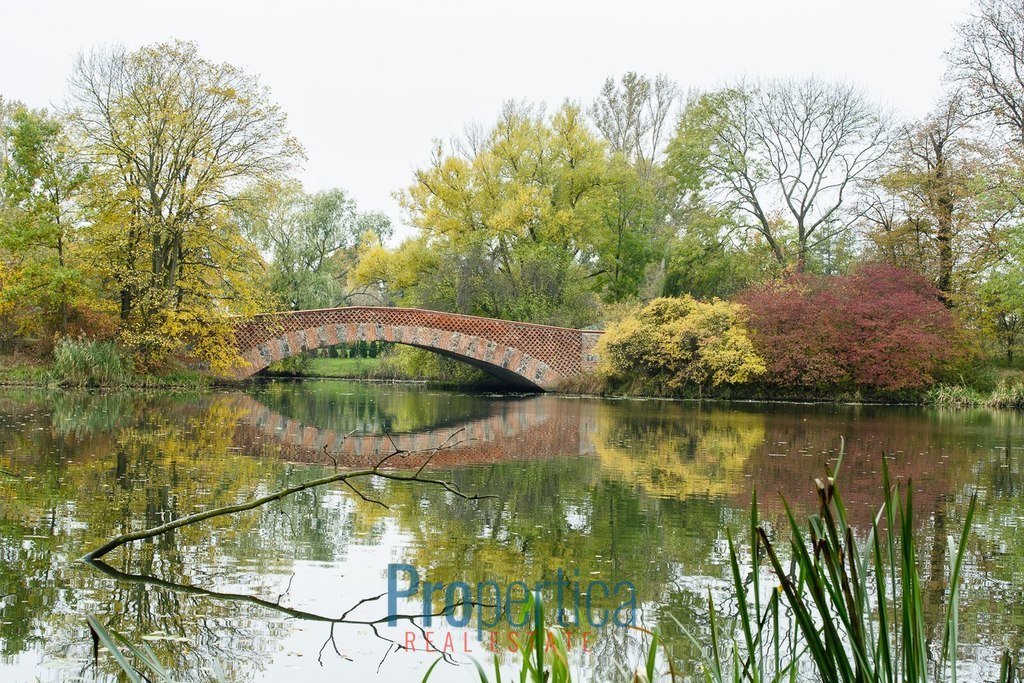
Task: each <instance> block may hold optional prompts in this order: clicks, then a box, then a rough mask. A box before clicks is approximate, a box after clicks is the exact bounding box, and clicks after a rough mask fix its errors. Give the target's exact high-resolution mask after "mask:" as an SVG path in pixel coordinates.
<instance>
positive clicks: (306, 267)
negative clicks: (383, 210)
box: [241, 183, 392, 310]
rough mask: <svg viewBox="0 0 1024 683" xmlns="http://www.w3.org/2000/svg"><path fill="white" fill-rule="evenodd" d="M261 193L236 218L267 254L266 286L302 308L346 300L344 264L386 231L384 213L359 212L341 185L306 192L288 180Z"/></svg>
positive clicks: (288, 303)
mask: <svg viewBox="0 0 1024 683" xmlns="http://www.w3.org/2000/svg"><path fill="white" fill-rule="evenodd" d="M263 194H264V196H265V201H260V202H255V203H254V204H256V205H257V206H258V207H259V208H258V211H257V212H256V213H255V214H253V213H251V212H247V213H245V214H243V216H241V220H242V221H243V223H244V224H246V225H245V231H246V233H247V234H248V235H250V237H251V238H252V239H253V240H254V241H255V242H256V244H258V245H259V246H260V248H261V249H264V250H265V251H266V252H267V253H268V254H269V256H270V261H271V262H270V266H269V270H270V279H269V281H270V289H271V292H272V293H273V294H275V295H276V297H277V299H278V300H279V301H280V304H281V305H282V306H283V307H285V308H287V309H290V310H303V309H312V308H329V307H333V306H342V305H345V304H346V303H348V302H349V301H350V299H352V297H353V292H351V291H350V290H349V289H348V287H347V284H348V273H349V270H350V269H351V268H352V267H353V266H354V265H355V264H356V262H357V260H358V258H359V254H360V253H361V252H363V251H365V250H366V249H368V248H369V247H370V246H375V245H381V244H383V242H384V241H385V240H386V239H388V238H389V237H390V236H391V234H392V228H391V222H390V220H389V219H388V218H387V216H385V215H383V214H379V213H359V212H358V211H357V210H356V203H355V201H354V200H352V199H351V198H350V197H349V196H348V195H347V194H346V193H345V191H344V190H341V189H332V190H324V191H321V192H316V193H312V194H307V193H305V192H303V191H302V189H301V187H299V185H298V184H297V183H288V184H285V185H283V186H280V187H274V188H272V190H271V191H270V192H266V191H264V193H263ZM250 206H252V205H251V204H250Z"/></svg>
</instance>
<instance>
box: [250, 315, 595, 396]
mask: <svg viewBox="0 0 1024 683" xmlns="http://www.w3.org/2000/svg"><path fill="white" fill-rule="evenodd" d="M600 335H601V333H600V332H598V331H594V330H575V329H571V328H566V327H552V326H550V325H535V324H531V323H520V322H513V321H509V320H497V319H494V318H481V317H477V316H472V315H460V314H455V313H441V312H439V311H428V310H424V309H419V308H389V307H375V306H350V307H346V308H327V309H320V310H315V311H286V312H281V313H267V314H262V315H256V316H252V317H249V318H245V319H240V320H239V321H238V322H237V323H236V324H235V347H236V350H237V351H238V353H239V354H240V355H241V356H242V358H243V359H244V361H245V363H244V364H243V365H242V366H241V367H239V368H238V369H237V371H236V372H235V375H234V377H233V379H244V378H246V377H249V376H251V375H254V374H256V373H257V372H259V371H260V370H262V369H263V368H265V367H267V366H268V365H270V364H271V363H273V362H274V361H279V360H282V359H284V358H288V357H289V356H294V355H296V354H299V353H302V352H304V351H312V350H314V349H319V348H322V347H327V346H334V345H336V344H340V343H344V342H348V343H351V342H358V341H382V342H391V343H394V344H405V345H407V346H415V347H416V348H420V349H427V350H429V351H433V352H435V353H439V354H441V355H442V356H447V357H449V358H454V359H455V360H459V361H462V362H464V363H468V364H470V365H473V366H475V367H477V368H480V369H481V370H483V371H484V372H487V373H488V374H490V375H493V376H495V377H497V378H499V379H501V380H503V381H505V382H507V383H509V384H511V385H513V386H516V387H518V388H522V389H530V390H535V391H536V390H542V391H543V390H549V389H553V388H555V387H557V386H558V385H559V384H560V383H561V382H562V381H563V380H565V379H567V378H569V377H573V376H575V375H580V374H585V373H588V372H591V371H593V369H594V367H595V365H596V363H597V357H596V356H595V355H594V347H595V346H596V344H597V340H598V338H599V337H600Z"/></svg>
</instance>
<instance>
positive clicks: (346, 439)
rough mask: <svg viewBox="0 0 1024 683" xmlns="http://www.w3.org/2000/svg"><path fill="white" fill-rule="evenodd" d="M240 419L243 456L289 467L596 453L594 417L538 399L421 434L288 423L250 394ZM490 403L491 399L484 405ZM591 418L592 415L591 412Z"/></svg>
mask: <svg viewBox="0 0 1024 683" xmlns="http://www.w3.org/2000/svg"><path fill="white" fill-rule="evenodd" d="M235 400H236V401H237V407H238V408H240V409H241V410H240V411H239V412H240V413H241V414H242V415H243V417H242V418H241V421H240V424H239V427H238V429H237V430H236V431H235V438H234V442H235V446H236V447H237V448H240V449H242V450H244V451H246V452H250V453H261V454H265V455H277V456H278V457H282V458H284V459H285V460H288V461H290V462H299V463H319V464H334V463H335V462H337V463H338V464H339V465H342V466H345V467H352V468H364V467H373V466H374V465H376V464H377V463H378V462H380V461H381V459H382V458H384V457H385V456H387V455H388V454H389V453H392V452H393V451H394V450H395V449H396V448H398V449H401V450H403V451H409V453H408V454H403V455H401V456H399V457H397V458H394V459H392V460H390V461H389V462H388V463H387V466H389V467H419V466H420V465H422V464H424V462H425V461H426V460H427V459H428V458H430V464H431V465H432V466H434V467H442V468H443V467H457V466H469V465H485V464H489V463H496V462H508V461H516V460H535V459H538V458H548V457H554V456H565V455H584V454H590V453H593V451H594V448H593V443H592V441H591V440H590V439H587V438H581V435H582V434H585V433H586V432H587V431H588V427H587V426H588V425H589V427H590V429H589V431H592V430H593V416H591V417H589V418H586V417H585V416H584V414H583V413H584V412H585V410H586V404H584V403H583V402H581V401H572V400H565V399H558V398H555V397H550V396H534V397H531V398H525V399H521V400H502V401H497V400H490V401H488V403H487V410H488V414H487V415H486V416H485V417H478V418H474V419H470V420H466V421H464V422H457V423H451V422H449V421H445V422H446V424H444V425H443V426H435V427H429V428H426V429H423V430H420V431H416V432H404V433H403V432H395V433H388V434H384V433H375V434H364V433H358V432H353V433H344V432H341V431H339V430H336V429H330V428H322V427H318V426H317V425H315V424H309V423H307V422H304V421H301V420H298V419H294V418H291V417H288V416H286V415H284V414H282V413H280V412H278V411H276V410H273V409H272V408H270V407H268V406H267V405H265V404H263V403H261V402H259V401H257V400H256V399H254V398H252V397H250V396H247V395H238V396H237V397H236V399H235ZM485 400H486V399H485ZM590 412H592V411H590Z"/></svg>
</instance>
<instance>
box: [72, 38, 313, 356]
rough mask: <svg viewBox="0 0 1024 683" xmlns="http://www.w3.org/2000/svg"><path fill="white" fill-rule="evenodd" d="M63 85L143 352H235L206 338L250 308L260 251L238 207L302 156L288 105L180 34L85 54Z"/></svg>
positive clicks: (123, 304) (106, 262)
mask: <svg viewBox="0 0 1024 683" xmlns="http://www.w3.org/2000/svg"><path fill="white" fill-rule="evenodd" d="M69 85H70V94H71V102H72V110H71V112H70V119H71V121H72V123H73V125H74V128H75V130H76V131H77V133H78V135H79V136H80V137H81V140H82V144H83V147H84V151H85V154H86V155H87V158H88V160H89V162H90V163H91V166H92V168H93V169H94V171H95V183H96V184H95V186H94V192H93V194H92V200H93V201H92V208H93V211H94V214H93V225H94V229H95V233H96V234H95V240H94V244H95V246H96V248H97V254H96V257H97V261H98V262H99V263H100V264H101V265H102V267H103V269H104V271H105V273H104V274H105V276H106V278H107V279H108V280H109V281H110V282H111V283H113V286H114V289H115V291H114V293H113V296H114V298H115V299H116V302H117V305H118V308H119V312H120V317H121V320H122V325H123V327H124V334H125V338H126V340H127V341H129V342H130V343H131V344H132V345H133V346H134V347H135V348H137V349H139V350H140V351H141V352H142V354H143V355H144V356H145V357H148V358H158V357H160V356H162V355H164V354H165V353H166V352H168V351H169V350H171V349H172V348H173V347H175V346H176V345H178V344H180V343H181V342H183V341H191V342H193V343H195V344H199V348H198V349H197V350H198V351H199V352H204V351H206V352H210V353H211V354H213V356H214V357H211V358H209V360H211V361H213V362H225V361H227V360H228V359H226V358H225V357H223V355H218V352H217V350H218V349H222V348H223V345H218V344H207V345H205V346H204V344H203V341H204V340H208V339H209V338H210V332H211V330H212V329H213V328H215V327H218V325H217V321H218V320H219V319H220V316H221V314H222V313H223V312H225V311H231V310H251V309H252V308H253V306H254V305H255V300H256V298H255V292H254V290H253V288H252V283H251V281H250V278H249V274H250V273H251V272H252V271H253V270H254V269H258V268H259V266H260V264H261V260H260V256H259V254H258V252H257V251H256V250H255V248H254V247H253V246H252V245H251V243H249V242H248V241H247V240H245V239H244V238H243V236H242V235H241V234H240V232H239V230H238V228H237V226H236V225H235V224H234V223H233V221H231V220H230V214H231V210H232V209H233V208H234V207H235V206H236V205H237V204H238V203H239V202H242V201H246V198H247V197H250V196H251V195H250V194H247V193H245V192H243V190H244V189H245V188H246V187H249V186H252V185H256V184H261V183H266V182H269V181H271V180H275V179H277V178H279V177H280V176H282V175H283V174H285V173H286V172H287V171H289V170H290V169H291V168H292V167H293V165H294V164H295V162H296V161H297V160H298V159H299V158H300V157H301V155H302V150H301V148H300V146H299V145H298V143H297V142H296V141H295V140H294V139H293V138H292V137H291V136H290V135H289V134H288V131H287V127H286V119H285V115H284V113H283V112H282V111H281V109H280V108H279V107H278V106H277V105H276V104H274V103H273V101H271V99H270V96H269V93H268V91H267V90H266V88H264V87H262V86H261V85H260V83H259V82H258V81H257V80H256V79H255V78H254V77H252V76H250V75H248V74H246V73H245V72H244V71H241V70H240V69H237V68H236V67H233V66H231V65H229V64H216V63H213V62H211V61H208V60H206V59H204V58H203V57H202V56H201V55H200V54H199V52H198V48H197V46H196V45H195V44H193V43H186V42H172V43H163V44H157V45H151V46H146V47H143V48H141V49H139V50H136V51H134V52H129V51H127V50H125V49H123V48H117V49H113V50H108V51H101V52H94V53H92V54H90V55H83V56H81V57H80V58H79V59H78V61H77V63H76V64H75V67H74V72H73V74H72V76H71V78H70V81H69ZM220 329H221V330H222V331H223V327H222V326H221V327H220Z"/></svg>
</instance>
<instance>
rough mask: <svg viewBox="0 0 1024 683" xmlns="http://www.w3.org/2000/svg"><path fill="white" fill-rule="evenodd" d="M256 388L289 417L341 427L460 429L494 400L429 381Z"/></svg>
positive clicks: (258, 394) (362, 429) (256, 395)
mask: <svg viewBox="0 0 1024 683" xmlns="http://www.w3.org/2000/svg"><path fill="white" fill-rule="evenodd" d="M250 394H251V395H252V396H253V397H254V398H256V399H257V400H259V401H260V402H261V403H263V404H264V405H265V406H266V407H268V408H270V409H271V410H273V411H276V412H278V413H281V414H282V415H284V416H285V417H287V418H290V419H293V420H299V421H301V422H304V423H306V424H310V425H315V426H316V427H318V428H319V429H330V430H334V431H338V432H341V433H348V432H351V431H353V430H356V431H359V432H363V433H368V434H379V433H382V432H417V431H424V430H429V429H437V428H445V427H448V428H453V429H457V428H458V425H459V423H461V422H464V421H466V420H473V419H477V418H480V417H484V416H486V415H487V414H488V413H489V412H490V409H491V407H490V405H488V404H489V403H491V402H492V400H490V399H487V398H486V397H483V396H480V395H473V394H459V393H451V392H441V391H432V390H429V389H426V388H424V387H417V386H402V385H381V384H367V383H360V382H334V381H330V382H317V381H311V382H268V383H265V384H260V385H257V386H256V388H254V389H253V390H252V391H251V392H250Z"/></svg>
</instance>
